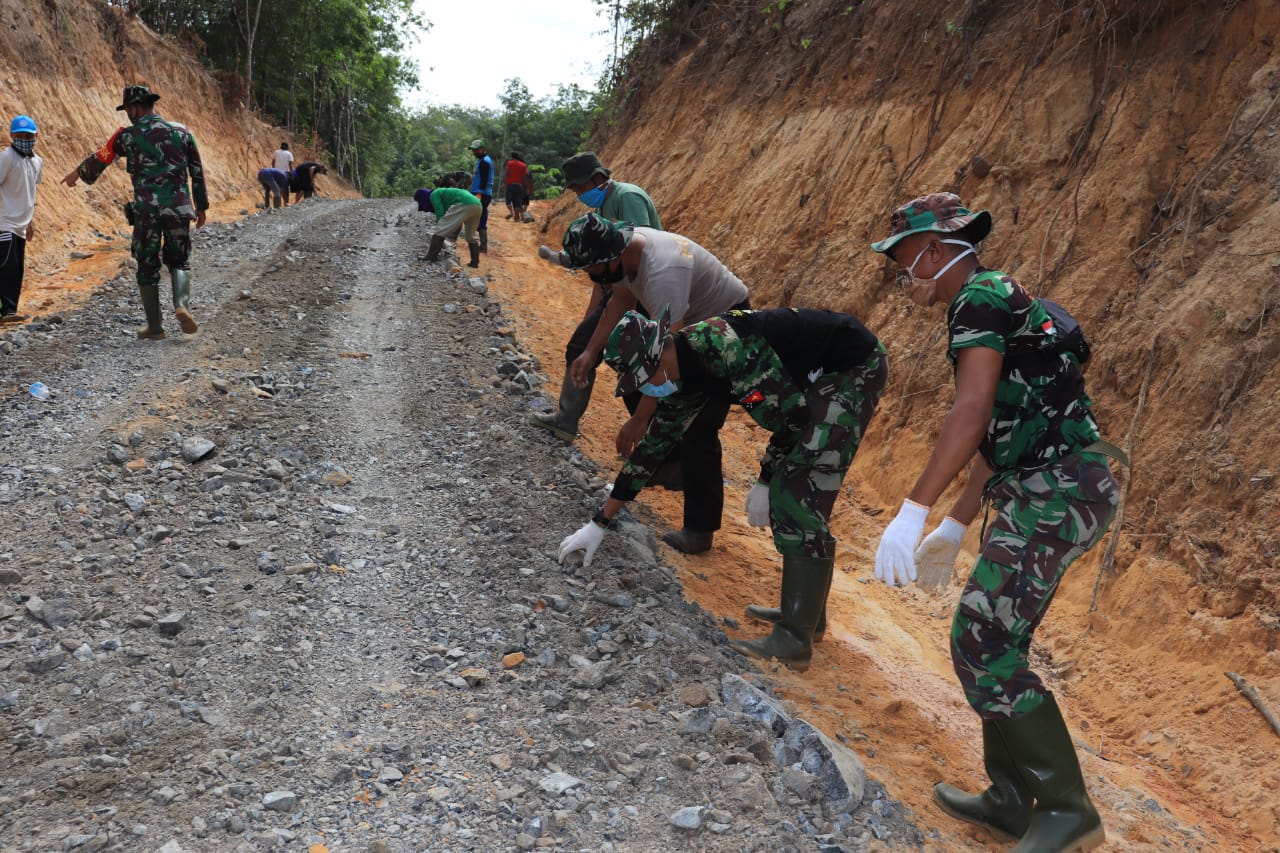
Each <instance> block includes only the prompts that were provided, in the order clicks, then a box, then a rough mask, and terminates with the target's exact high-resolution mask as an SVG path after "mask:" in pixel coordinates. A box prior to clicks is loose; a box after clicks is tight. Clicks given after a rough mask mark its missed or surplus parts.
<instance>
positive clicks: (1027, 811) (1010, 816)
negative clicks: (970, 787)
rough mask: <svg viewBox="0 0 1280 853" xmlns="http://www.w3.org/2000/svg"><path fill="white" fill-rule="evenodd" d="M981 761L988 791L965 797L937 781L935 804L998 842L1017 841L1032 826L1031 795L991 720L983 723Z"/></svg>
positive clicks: (951, 787)
mask: <svg viewBox="0 0 1280 853" xmlns="http://www.w3.org/2000/svg"><path fill="white" fill-rule="evenodd" d="M982 760H983V764H984V765H985V766H986V768H987V776H988V777H989V778H990V779H991V786H990V787H989V788H987V789H986V790H985V791H983V792H982V793H980V794H966V793H965V792H964V791H961V790H960V789H959V788H956V787H954V786H952V785H947V784H945V783H943V782H939V783H938V784H936V785H934V786H933V799H934V802H936V803H937V804H938V805H939V806H940V807H941V808H942V810H943V811H944V812H946V813H947V814H949V815H951V816H952V817H954V818H956V819H958V820H963V821H967V822H968V823H972V824H977V825H978V826H981V827H983V828H985V829H987V830H989V831H990V832H992V833H993V834H995V835H996V836H998V837H999V838H1000V840H1001V841H1016V840H1017V839H1019V838H1021V837H1022V836H1023V834H1024V833H1026V831H1027V826H1028V824H1030V823H1031V792H1030V791H1029V790H1028V789H1027V786H1026V785H1025V784H1024V783H1023V781H1022V778H1021V777H1020V776H1019V774H1018V767H1017V765H1016V764H1014V761H1013V756H1011V755H1010V754H1009V750H1008V749H1007V748H1006V747H1005V745H1004V739H1003V738H1001V737H1000V733H999V732H998V731H997V730H996V723H995V722H994V721H993V720H983V721H982Z"/></svg>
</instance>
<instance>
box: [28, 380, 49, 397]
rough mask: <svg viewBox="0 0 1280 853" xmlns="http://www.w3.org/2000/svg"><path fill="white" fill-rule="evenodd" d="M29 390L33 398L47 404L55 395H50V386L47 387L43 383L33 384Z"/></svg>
mask: <svg viewBox="0 0 1280 853" xmlns="http://www.w3.org/2000/svg"><path fill="white" fill-rule="evenodd" d="M27 390H28V391H30V392H31V396H32V397H35V398H36V399H37V400H43V401H46V402H47V401H48V399H49V398H50V397H52V396H53V394H52V393H50V391H49V386H48V385H45V384H44V383H43V382H32V383H31V385H30V387H28V388H27Z"/></svg>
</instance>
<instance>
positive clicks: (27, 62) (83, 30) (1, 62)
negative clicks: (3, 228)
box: [0, 0, 357, 313]
mask: <svg viewBox="0 0 1280 853" xmlns="http://www.w3.org/2000/svg"><path fill="white" fill-rule="evenodd" d="M0 20H3V21H4V22H5V24H6V25H7V26H6V28H5V37H4V39H2V40H0V68H3V69H4V70H3V73H2V74H0V82H2V83H3V86H2V87H0V119H2V120H3V129H4V131H5V132H6V136H5V137H4V138H5V139H7V138H8V137H7V131H8V127H9V120H10V119H11V118H12V117H13V116H15V115H18V114H20V113H25V114H27V115H30V116H31V117H32V118H34V119H35V120H36V123H37V124H38V126H39V128H40V133H39V137H38V141H37V144H36V153H38V154H39V155H40V156H41V157H43V158H44V179H43V183H42V185H41V187H40V188H39V191H38V193H37V198H36V215H35V226H36V235H35V238H34V239H33V240H32V242H31V244H30V246H29V247H28V249H27V269H28V278H27V282H26V283H25V285H24V288H23V293H24V299H23V304H22V308H23V310H24V311H27V312H28V313H29V312H30V310H39V309H40V307H41V302H42V301H43V300H46V299H48V298H49V297H48V296H46V295H44V293H43V291H45V290H46V289H49V288H50V287H54V286H56V287H58V288H62V287H66V286H68V285H75V284H76V283H77V282H75V281H69V282H68V281H58V282H54V281H53V280H52V277H54V276H57V275H59V274H60V273H63V272H65V271H66V270H67V269H68V261H69V252H71V251H78V252H85V251H86V250H91V249H93V248H103V247H105V246H108V245H113V244H114V245H121V244H123V245H124V246H126V247H127V245H128V236H127V231H125V230H124V229H125V227H126V226H125V223H124V218H123V215H122V214H121V213H120V205H121V204H123V203H124V202H126V201H128V200H129V199H131V198H132V189H131V185H130V183H129V176H128V174H127V173H126V172H125V169H124V166H123V164H116V165H113V166H112V167H111V168H110V169H108V170H107V172H106V174H105V175H103V176H102V178H100V179H99V180H98V182H97V183H96V184H94V185H93V186H87V185H85V184H78V185H77V186H76V187H74V188H68V187H66V186H64V185H62V183H61V179H62V177H63V176H64V175H66V174H67V173H68V172H70V171H71V170H72V169H74V168H75V167H76V165H77V164H78V163H79V162H80V161H81V160H82V159H84V157H85V156H86V155H88V154H89V153H90V152H91V151H94V150H96V149H97V148H98V147H100V146H101V145H102V144H103V143H105V142H106V141H107V139H108V138H110V136H111V134H112V133H113V132H114V131H115V129H116V128H117V127H119V126H120V125H121V124H123V123H125V122H126V121H127V119H126V118H125V116H124V113H122V112H116V110H115V107H116V105H117V104H119V103H120V97H121V92H122V91H123V89H124V87H125V86H128V85H131V84H134V83H145V84H146V85H148V86H150V87H151V88H152V90H153V91H155V92H156V93H158V94H159V95H160V96H161V97H160V101H159V102H158V103H157V104H156V109H157V112H159V113H160V115H161V116H163V117H164V118H166V119H169V120H170V121H177V122H181V123H182V124H185V125H186V126H187V127H189V128H191V130H192V132H193V133H194V134H195V137H196V141H197V143H198V144H199V146H200V155H201V159H202V160H203V162H204V168H205V176H206V180H207V183H208V189H209V200H210V203H211V204H212V205H213V210H212V211H211V216H212V218H214V219H218V218H224V219H225V218H229V217H235V216H239V213H240V211H241V210H242V209H244V208H252V207H253V205H254V204H255V202H257V201H260V200H261V189H260V187H259V185H258V180H257V174H258V170H259V169H261V168H264V167H265V166H269V165H270V164H271V163H270V161H271V152H272V151H274V150H275V149H276V148H277V147H278V146H279V143H280V141H281V140H290V139H292V137H291V136H290V135H288V134H286V133H283V132H282V131H280V130H279V129H278V128H273V127H271V126H270V125H268V124H266V123H264V122H262V121H261V120H259V119H258V118H257V117H255V116H254V115H253V114H252V113H251V112H249V111H248V110H245V109H243V108H242V107H240V106H237V105H232V104H228V103H226V101H225V100H224V98H223V94H222V91H221V90H220V89H219V87H218V85H217V82H216V81H215V80H214V78H213V77H212V76H210V75H209V74H208V73H207V71H206V70H205V69H204V68H203V67H202V66H201V65H200V63H199V62H198V61H197V60H196V59H195V58H194V56H192V54H191V52H190V51H189V50H187V49H186V48H184V47H181V46H179V45H177V44H175V43H174V42H172V41H170V40H166V39H163V38H161V37H159V36H158V35H156V34H155V33H153V32H152V31H151V30H149V29H148V28H147V27H146V26H144V25H143V24H142V23H141V22H140V21H138V20H137V19H136V18H132V17H129V16H127V15H125V14H124V13H123V11H122V10H121V9H119V8H116V7H109V6H107V5H106V4H105V3H101V2H97V0H45V2H41V3H23V2H18V0H0ZM291 147H292V148H293V150H294V153H295V156H296V157H297V158H298V160H299V162H301V161H302V160H304V159H311V158H315V159H319V158H320V155H321V153H322V152H320V151H318V150H315V149H312V148H309V147H307V145H306V144H305V143H302V142H299V141H296V140H295V141H293V142H292V143H291ZM317 183H318V184H320V185H321V186H320V188H321V191H322V192H325V193H327V194H330V195H335V196H339V197H356V196H357V194H356V193H354V192H353V191H351V189H350V188H349V187H348V186H346V185H345V184H343V183H341V182H340V181H337V180H333V179H332V175H330V176H325V177H322V178H320V179H319V181H318V182H317ZM117 232H119V233H117ZM88 267H92V265H88ZM73 269H74V271H75V272H77V273H78V274H84V273H86V272H89V271H91V270H90V269H86V265H84V264H78V265H76V266H75V267H73ZM87 281H88V279H87V278H86V282H87ZM86 282H81V283H86Z"/></svg>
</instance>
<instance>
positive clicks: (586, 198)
mask: <svg viewBox="0 0 1280 853" xmlns="http://www.w3.org/2000/svg"><path fill="white" fill-rule="evenodd" d="M607 192H608V190H607V189H606V188H605V186H604V185H601V186H598V187H593V188H591V189H589V190H587V191H586V192H584V193H582V194H581V195H579V196H578V201H580V202H582V203H583V204H585V205H586V206H587V207H594V208H599V207H600V205H602V204H604V197H605V195H606V193H607Z"/></svg>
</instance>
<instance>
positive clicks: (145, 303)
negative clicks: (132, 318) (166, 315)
mask: <svg viewBox="0 0 1280 853" xmlns="http://www.w3.org/2000/svg"><path fill="white" fill-rule="evenodd" d="M138 294H139V295H140V296H141V297H142V310H143V312H144V313H145V314H146V315H147V325H145V326H139V327H138V329H137V333H138V337H139V338H140V339H141V340H144V341H163V340H164V323H163V321H162V320H161V319H160V288H159V287H157V286H156V285H154V284H140V285H138Z"/></svg>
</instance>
